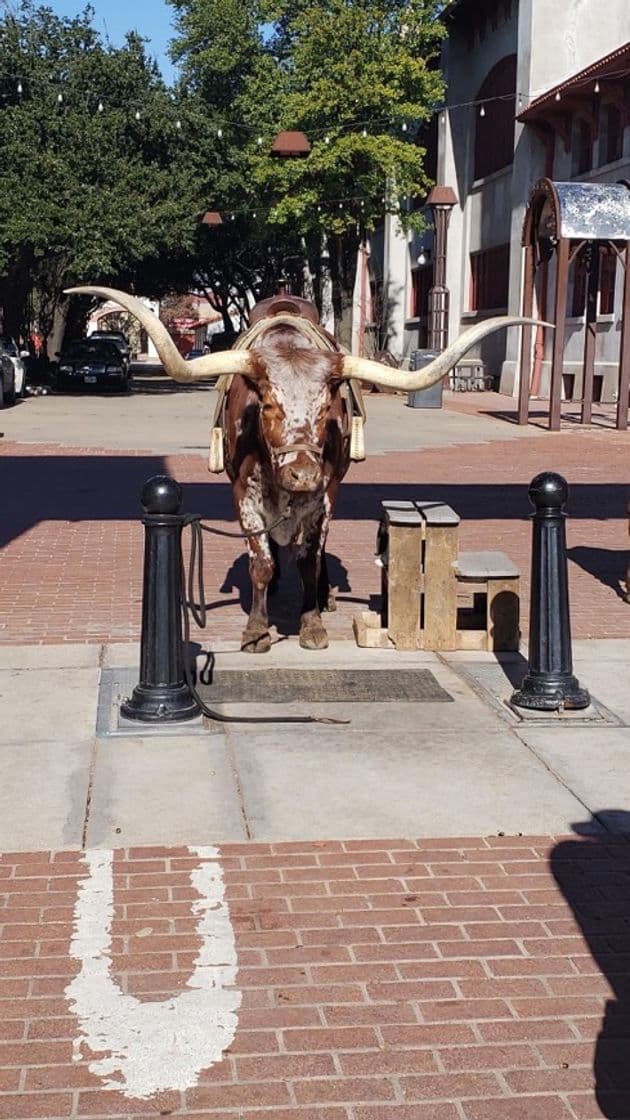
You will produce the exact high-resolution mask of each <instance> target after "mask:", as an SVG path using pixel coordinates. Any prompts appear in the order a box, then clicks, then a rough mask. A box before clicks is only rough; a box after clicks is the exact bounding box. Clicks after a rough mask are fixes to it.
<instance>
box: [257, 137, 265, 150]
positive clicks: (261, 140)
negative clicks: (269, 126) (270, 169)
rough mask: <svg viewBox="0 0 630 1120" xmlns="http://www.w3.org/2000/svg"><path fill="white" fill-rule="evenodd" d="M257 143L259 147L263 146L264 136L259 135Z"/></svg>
mask: <svg viewBox="0 0 630 1120" xmlns="http://www.w3.org/2000/svg"><path fill="white" fill-rule="evenodd" d="M256 143H257V144H258V147H259V148H262V146H263V138H262V136H259V137H258V139H257V141H256Z"/></svg>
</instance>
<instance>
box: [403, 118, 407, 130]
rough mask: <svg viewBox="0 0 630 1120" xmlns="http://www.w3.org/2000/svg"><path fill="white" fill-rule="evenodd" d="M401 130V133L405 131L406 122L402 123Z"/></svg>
mask: <svg viewBox="0 0 630 1120" xmlns="http://www.w3.org/2000/svg"><path fill="white" fill-rule="evenodd" d="M402 130H403V132H406V131H407V122H406V121H403V123H402Z"/></svg>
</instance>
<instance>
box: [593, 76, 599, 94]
mask: <svg viewBox="0 0 630 1120" xmlns="http://www.w3.org/2000/svg"><path fill="white" fill-rule="evenodd" d="M593 93H599V82H598V81H597V79H595V89H594V90H593Z"/></svg>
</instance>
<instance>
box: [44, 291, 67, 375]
mask: <svg viewBox="0 0 630 1120" xmlns="http://www.w3.org/2000/svg"><path fill="white" fill-rule="evenodd" d="M68 311H69V304H68V300H67V299H60V300H59V301H58V302H57V303H56V304H55V310H54V313H53V321H52V329H51V331H50V334H49V335H48V339H47V342H46V348H47V352H48V358H49V361H51V362H53V361H54V360H55V357H56V356H57V354H58V353H59V351H60V350H61V347H62V345H63V339H64V335H65V333H66V321H67V319H68Z"/></svg>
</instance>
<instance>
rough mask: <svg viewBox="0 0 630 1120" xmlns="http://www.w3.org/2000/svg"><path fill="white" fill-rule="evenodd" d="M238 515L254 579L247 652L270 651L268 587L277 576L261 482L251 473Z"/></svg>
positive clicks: (240, 497)
mask: <svg viewBox="0 0 630 1120" xmlns="http://www.w3.org/2000/svg"><path fill="white" fill-rule="evenodd" d="M237 509H238V516H239V520H240V523H241V527H242V529H243V532H244V533H247V534H251V535H248V537H247V554H248V556H249V575H250V579H251V583H252V607H251V610H250V612H249V619H248V620H247V626H246V627H245V629H244V631H243V636H242V638H241V649H242V650H243V651H244V652H245V653H267V651H268V650H269V649H271V635H270V633H269V615H268V613H267V590H268V588H269V584H270V583H271V580H272V578H273V574H274V570H275V562H274V558H273V555H272V552H271V546H270V542H269V534H268V533H267V532H266V525H265V520H264V518H263V512H262V502H261V491H260V482H259V480H258V478H257V477H255V476H251V477H250V479H249V480H248V483H247V484H246V486H245V487H244V488H243V490H242V491H241V494H240V495H238V497H237Z"/></svg>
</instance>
